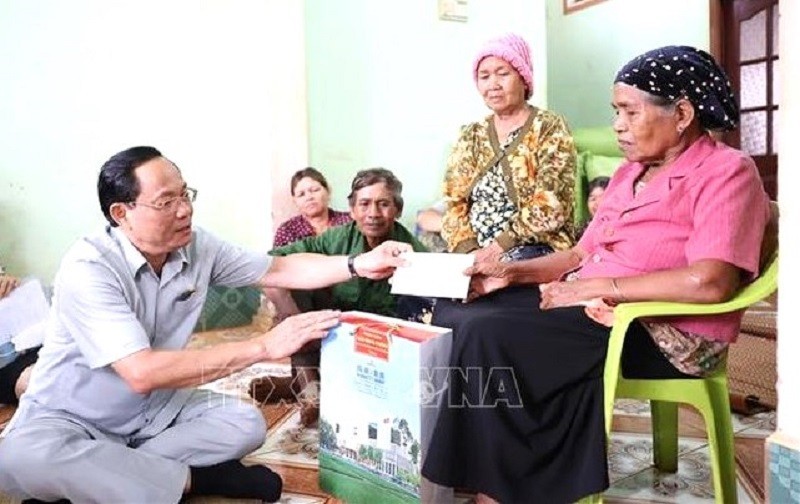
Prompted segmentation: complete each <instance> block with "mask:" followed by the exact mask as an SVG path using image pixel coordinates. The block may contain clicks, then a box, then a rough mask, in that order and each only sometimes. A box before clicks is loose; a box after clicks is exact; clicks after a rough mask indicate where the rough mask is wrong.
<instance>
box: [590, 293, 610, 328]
mask: <svg viewBox="0 0 800 504" xmlns="http://www.w3.org/2000/svg"><path fill="white" fill-rule="evenodd" d="M584 311H585V312H586V316H587V317H589V318H590V319H592V320H594V321H595V322H597V323H598V324H602V325H604V326H606V327H611V326H613V325H614V307H613V306H611V305H609V304H608V303H606V301H605V300H604V299H603V298H594V299H592V300H591V301H589V303H588V304H587V305H586V308H584Z"/></svg>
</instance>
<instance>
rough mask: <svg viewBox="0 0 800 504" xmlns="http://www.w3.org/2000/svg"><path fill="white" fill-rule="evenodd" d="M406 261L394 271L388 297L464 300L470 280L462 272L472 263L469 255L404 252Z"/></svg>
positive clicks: (473, 258) (472, 259)
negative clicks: (396, 295)
mask: <svg viewBox="0 0 800 504" xmlns="http://www.w3.org/2000/svg"><path fill="white" fill-rule="evenodd" d="M403 258H404V259H405V260H406V261H407V262H408V264H407V265H406V266H401V267H399V268H397V269H396V270H395V272H394V276H393V277H392V294H408V295H411V296H422V297H443V298H455V299H464V298H466V297H467V293H468V292H469V280H470V277H468V276H466V275H465V274H464V270H466V269H467V268H469V267H470V266H472V264H473V262H474V261H475V256H474V255H473V254H444V253H433V252H408V253H406V254H403Z"/></svg>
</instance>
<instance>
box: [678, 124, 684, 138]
mask: <svg viewBox="0 0 800 504" xmlns="http://www.w3.org/2000/svg"><path fill="white" fill-rule="evenodd" d="M682 135H683V126H678V136H682Z"/></svg>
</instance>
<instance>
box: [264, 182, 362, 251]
mask: <svg viewBox="0 0 800 504" xmlns="http://www.w3.org/2000/svg"><path fill="white" fill-rule="evenodd" d="M291 190H292V198H293V199H294V204H295V205H296V206H297V209H298V210H299V211H300V215H297V216H295V217H292V218H291V219H289V220H287V221H285V222H284V223H283V224H281V225H280V226H278V230H277V231H275V239H274V240H273V244H272V246H273V247H283V246H284V245H288V244H289V243H294V242H296V241H298V240H302V239H303V238H308V237H309V236H317V235H320V234H322V233H323V232H324V231H325V230H326V229H328V228H329V227H333V226H339V225H341V224H347V223H348V222H350V221H351V220H353V219H352V218H351V217H350V214H349V213H347V212H339V211H337V210H333V209H332V208H330V207H328V204H329V203H330V199H331V193H330V188H329V187H328V181H327V180H325V176H324V175H322V173H320V172H319V171H318V170H317V169H316V168H312V167H308V168H304V169H302V170H299V171H298V172H296V173H295V174H294V175H292V181H291Z"/></svg>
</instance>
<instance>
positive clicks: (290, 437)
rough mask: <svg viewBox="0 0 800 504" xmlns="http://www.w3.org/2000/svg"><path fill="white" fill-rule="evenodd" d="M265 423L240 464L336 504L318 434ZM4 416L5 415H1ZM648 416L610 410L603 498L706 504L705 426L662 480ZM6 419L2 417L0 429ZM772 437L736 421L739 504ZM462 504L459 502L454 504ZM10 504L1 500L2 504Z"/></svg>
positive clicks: (221, 337) (752, 493)
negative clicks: (261, 438) (321, 480)
mask: <svg viewBox="0 0 800 504" xmlns="http://www.w3.org/2000/svg"><path fill="white" fill-rule="evenodd" d="M250 334H252V328H239V329H233V330H225V331H211V332H206V333H199V334H198V335H197V336H196V338H195V339H194V341H193V345H194V346H203V345H206V344H209V343H214V342H219V341H229V340H238V339H244V338H247V337H249V335H250ZM288 373H289V363H288V359H287V360H286V361H284V362H276V363H269V364H258V365H256V366H253V367H252V368H249V369H247V370H244V371H242V372H240V373H236V374H234V375H232V376H230V377H228V378H224V379H222V380H218V381H217V382H214V383H212V384H209V385H208V387H209V388H211V389H213V390H217V391H220V392H223V393H227V394H231V395H236V396H240V397H247V385H248V384H249V383H250V380H251V379H252V378H253V377H255V376H261V375H264V374H273V375H285V374H288ZM262 411H263V412H264V415H265V417H266V418H267V422H268V425H269V426H270V428H269V435H268V437H267V440H266V442H265V443H264V445H263V446H262V447H261V448H259V449H258V450H256V451H255V452H253V453H251V454H250V455H248V456H247V458H246V459H245V460H246V462H250V463H263V464H267V465H269V466H270V467H271V468H272V469H273V470H275V471H276V472H278V473H280V474H281V475H282V476H283V478H284V490H285V491H284V495H283V497H282V498H281V501H280V502H282V503H284V504H333V503H336V502H339V501H337V500H336V499H334V498H332V497H330V496H328V495H326V494H325V493H324V492H322V491H321V490H320V488H319V486H318V484H317V452H318V442H317V436H318V433H317V431H316V429H304V428H302V427H300V424H299V413H298V409H297V406H296V405H294V404H289V405H286V404H283V405H270V406H265V407H263V408H262ZM5 414H6V415H7V414H8V410H6V411H5ZM649 415H650V412H649V407H648V405H647V403H643V402H637V401H631V400H621V401H618V402H617V404H616V408H615V417H614V434H613V436H612V440H611V446H610V453H609V466H610V475H611V480H612V486H611V488H610V489H609V490H608V491H607V492H606V494H605V499H604V500H605V502H609V503H673V502H679V503H711V502H714V497H713V484H712V483H711V471H710V465H709V460H708V445H707V442H706V439H705V429H704V427H703V422H702V418H701V417H700V416H699V415H698V414H697V413H696V412H694V411H693V410H691V409H689V408H686V409H683V408H682V409H681V411H680V420H679V423H680V435H681V439H680V443H679V446H680V455H679V468H678V472H677V473H676V474H664V475H659V474H657V473H656V471H655V470H654V469H653V467H652V465H651V460H652V441H651V438H650V434H649V433H650V418H649ZM5 420H7V418H4V411H2V410H0V427H2V426H3V424H4V423H5ZM774 430H775V416H774V413H762V414H759V415H755V416H751V417H741V416H738V415H734V431H735V433H736V434H735V436H736V455H737V466H738V467H737V471H738V483H739V502H740V503H751V502H763V481H764V478H763V460H764V457H763V453H764V439H765V438H766V437H767V436H768V435H769V434H770V433H771V432H773V431H774ZM466 498H467V496H457V502H463V501H465V500H466ZM12 502H14V501H11V500H8V499H4V498H3V497H2V495H0V504H7V503H8V504H10V503H12ZM190 502H191V503H192V504H223V503H236V502H241V503H244V502H252V501H235V500H226V499H219V498H203V499H199V498H195V499H192V500H191V501H190Z"/></svg>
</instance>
